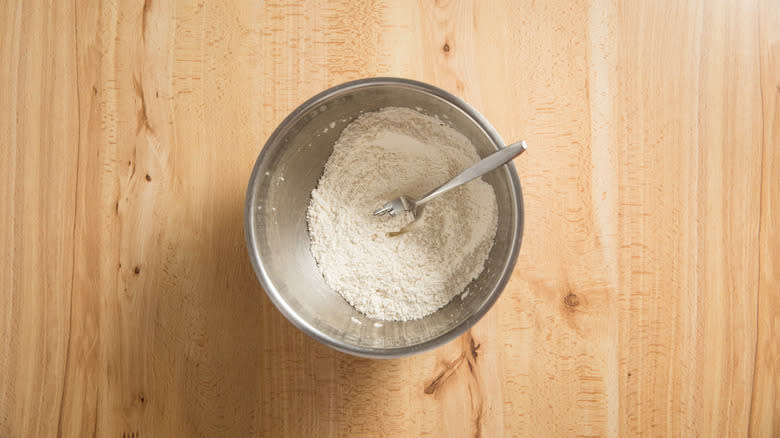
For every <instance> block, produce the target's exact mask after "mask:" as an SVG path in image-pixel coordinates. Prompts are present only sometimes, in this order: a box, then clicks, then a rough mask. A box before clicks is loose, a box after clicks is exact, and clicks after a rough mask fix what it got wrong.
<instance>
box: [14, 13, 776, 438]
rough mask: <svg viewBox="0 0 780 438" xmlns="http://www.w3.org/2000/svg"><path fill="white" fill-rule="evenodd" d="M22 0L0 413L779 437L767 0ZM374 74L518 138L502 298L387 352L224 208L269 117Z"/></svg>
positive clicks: (239, 202) (167, 422)
mask: <svg viewBox="0 0 780 438" xmlns="http://www.w3.org/2000/svg"><path fill="white" fill-rule="evenodd" d="M40 3H43V2H39V1H32V0H31V1H26V0H9V1H5V2H3V3H2V5H0V32H2V39H0V55H1V56H2V59H3V63H2V65H1V66H0V84H2V85H0V147H1V148H2V149H0V152H1V159H0V218H2V219H0V248H2V249H1V250H0V251H2V253H1V254H2V256H0V436H3V437H16V436H53V435H60V434H62V435H63V436H75V437H84V436H92V435H96V436H106V437H119V436H123V437H147V436H163V437H169V436H171V437H172V436H188V437H194V436H235V437H237V436H254V435H267V436H293V437H303V436H329V437H341V436H348V435H354V436H380V435H381V436H420V435H434V436H442V437H445V436H446V437H452V436H483V437H496V436H501V435H504V436H540V437H541V436H613V437H617V436H633V435H639V434H642V435H646V436H696V435H700V436H745V435H746V434H747V435H751V436H762V437H771V436H775V437H777V436H780V396H779V393H780V341H778V333H780V286H779V283H780V141H779V140H780V2H777V1H773V0H759V1H758V2H757V3H756V2H752V1H750V2H748V1H732V2H726V1H686V2H655V1H629V2H613V1H606V0H597V1H594V2H593V3H592V4H589V3H586V2H582V1H574V2H572V1H557V2H552V1H536V2H533V1H521V2H518V1H505V2H503V4H494V2H473V3H470V2H457V1H451V2H442V4H434V2H433V1H420V2H408V1H403V2H401V1H369V2H358V1H354V2H352V1H340V2H334V3H326V2H323V1H317V0H310V1H306V2H295V1H290V2H271V1H268V2H256V1H246V2H208V3H206V2H203V1H201V2H189V1H178V2H172V1H157V0H155V1H146V2H145V3H144V2H141V1H120V2H98V3H97V4H93V3H92V2H83V1H81V0H76V1H75V2H70V1H65V2H60V1H57V2H50V3H51V4H49V5H42V4H40ZM74 3H75V4H74ZM234 3H235V4H234ZM436 3H439V2H436ZM662 3H664V4H662ZM378 75H389V76H402V77H408V78H413V79H418V80H422V81H425V82H429V83H432V84H435V85H437V86H439V87H442V88H444V89H446V90H449V91H451V92H453V93H455V94H457V95H459V96H461V97H463V98H464V99H466V100H467V101H468V102H470V103H471V104H473V105H474V106H475V107H476V108H477V109H478V110H479V111H481V112H482V113H483V114H484V115H485V116H486V117H487V118H488V119H489V120H490V121H491V122H492V123H493V125H494V126H495V127H496V128H497V130H498V131H499V132H500V133H501V134H502V135H503V137H504V138H505V139H506V140H508V141H509V140H519V139H521V138H524V139H526V140H527V141H528V144H529V145H530V149H529V151H528V153H526V154H524V155H523V156H522V157H520V158H519V159H518V160H517V162H516V165H517V167H518V171H519V174H520V176H521V181H522V184H523V190H524V195H525V207H526V222H525V235H524V238H523V245H522V250H521V254H520V258H519V261H518V263H517V267H516V269H515V272H514V275H513V277H512V281H511V282H510V284H509V286H508V287H507V289H506V290H505V291H504V294H503V295H502V297H501V298H500V300H499V301H498V303H497V304H496V306H495V307H494V308H493V309H492V310H491V311H490V312H489V313H488V315H487V316H486V317H485V318H484V319H483V320H482V321H481V322H480V323H478V324H477V325H476V326H475V327H474V328H473V329H472V330H471V331H470V332H468V333H467V334H466V335H464V336H463V337H461V338H460V339H458V340H457V341H454V342H452V343H450V344H449V345H446V346H444V347H441V348H439V349H437V350H435V351H431V352H428V353H425V354H421V355H419V356H416V357H411V358H406V359H399V360H382V361H379V360H368V359H360V358H355V357H351V356H348V355H345V354H341V353H338V352H335V351H332V350H330V349H328V348H327V347H324V346H323V345H320V344H318V343H316V342H315V341H313V340H312V339H310V338H308V337H307V336H306V335H304V334H303V333H301V332H300V331H298V330H297V329H295V328H294V327H293V326H292V324H290V323H289V322H288V321H287V320H286V319H285V318H284V317H282V315H281V314H280V313H279V312H278V311H277V310H276V308H275V307H274V306H273V305H272V304H271V302H270V301H269V300H268V298H267V297H266V296H265V294H263V292H262V290H261V288H260V286H259V284H258V281H257V280H256V278H255V275H254V273H253V272H252V268H251V265H250V263H249V258H248V256H247V251H246V249H245V245H244V234H243V228H242V227H243V217H242V209H243V202H244V191H245V188H246V183H247V181H248V178H249V174H250V170H251V168H252V165H253V163H254V160H255V158H256V157H257V154H258V152H259V151H260V149H261V147H262V145H263V143H264V141H265V139H266V138H267V137H268V135H269V134H270V133H271V131H272V130H273V129H274V127H275V126H276V125H277V124H278V123H279V122H280V121H281V120H282V119H283V118H284V117H285V116H286V115H287V114H288V113H289V112H290V111H291V110H292V109H293V108H295V107H296V106H297V105H299V104H300V103H301V102H303V101H304V100H305V99H307V98H308V97H310V96H312V95H313V94H315V93H317V92H319V91H321V90H323V89H325V88H327V87H330V86H332V85H336V84H339V83H341V82H344V81H347V80H351V79H357V78H362V77H368V76H378Z"/></svg>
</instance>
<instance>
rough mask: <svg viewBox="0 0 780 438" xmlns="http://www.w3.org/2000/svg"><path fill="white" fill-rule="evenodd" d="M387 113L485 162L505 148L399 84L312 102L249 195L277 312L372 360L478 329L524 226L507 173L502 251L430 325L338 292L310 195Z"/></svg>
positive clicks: (259, 260) (283, 134) (285, 129)
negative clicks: (413, 119) (345, 149)
mask: <svg viewBox="0 0 780 438" xmlns="http://www.w3.org/2000/svg"><path fill="white" fill-rule="evenodd" d="M388 106H399V107H409V108H413V109H417V110H418V111H420V112H422V113H424V114H428V115H435V116H437V117H439V118H440V119H441V120H442V121H444V122H445V123H447V124H449V125H450V126H451V127H453V128H454V129H456V130H457V131H459V132H461V133H462V134H463V135H465V136H466V137H467V138H469V139H470V140H471V142H472V143H473V144H474V146H475V147H476V148H477V151H478V153H479V154H480V156H483V157H484V156H485V155H487V154H489V153H491V152H493V151H495V150H496V149H497V147H498V146H497V142H496V141H494V139H493V138H491V136H490V135H489V134H488V133H487V132H486V131H485V129H483V127H482V126H480V124H478V123H476V122H475V120H474V119H473V118H472V116H470V115H469V114H468V113H467V112H466V110H465V109H464V108H460V107H459V106H456V105H455V104H453V103H451V102H450V101H448V100H446V99H444V98H443V97H442V96H439V95H436V94H434V93H433V92H432V91H431V90H428V89H425V88H422V87H420V86H415V85H414V84H397V83H374V84H370V85H364V86H355V87H347V88H342V89H340V90H337V91H335V92H331V93H328V94H327V95H320V96H319V97H315V98H313V99H312V100H310V101H309V102H307V103H306V104H304V105H303V106H302V107H301V108H299V109H298V110H296V111H295V112H294V113H293V114H291V115H290V117H289V118H288V119H287V120H286V121H285V122H284V123H282V125H281V126H280V128H279V129H278V130H277V131H276V132H275V133H274V134H273V135H272V137H271V138H270V139H269V142H268V143H267V144H266V146H265V148H264V150H263V152H262V154H261V156H260V158H259V159H258V163H257V165H256V167H255V171H254V173H253V178H252V180H251V181H250V186H249V190H248V195H247V240H248V244H249V251H250V256H251V257H252V258H253V262H254V263H255V268H256V270H257V271H258V276H259V277H260V279H261V282H262V283H263V286H264V287H265V289H266V292H267V293H268V295H269V297H270V298H271V299H272V300H273V301H274V304H276V306H277V307H279V309H280V310H281V311H282V312H283V313H284V314H285V316H287V318H288V319H290V320H291V321H292V322H293V323H294V324H295V325H297V326H298V327H300V328H301V329H303V330H304V331H305V332H307V333H308V334H310V335H312V336H314V337H315V339H318V340H320V341H323V342H326V343H327V344H329V345H331V346H332V347H335V348H338V349H341V350H343V351H348V352H351V353H355V354H362V355H368V356H382V355H403V354H411V353H414V352H415V351H417V350H419V349H424V348H427V347H429V346H430V344H431V342H432V341H434V342H435V340H441V342H444V341H445V340H449V339H451V338H452V337H454V336H455V335H457V334H460V333H461V332H463V331H465V330H466V329H467V328H468V327H470V326H471V325H472V324H473V323H474V322H476V320H478V319H479V317H481V316H482V314H483V313H484V312H485V311H486V310H487V308H489V307H490V305H491V304H492V303H493V301H494V300H495V299H496V298H497V297H498V295H499V294H500V292H501V289H502V288H503V286H504V284H505V282H506V281H507V279H508V277H509V273H511V270H512V268H513V265H514V259H515V256H516V248H515V246H516V245H519V238H520V236H519V229H520V227H518V223H519V221H522V205H521V202H522V201H521V197H520V196H521V195H520V193H519V185H516V184H517V182H516V176H514V175H513V174H512V173H513V172H510V170H509V168H508V167H507V166H504V167H502V168H501V169H499V170H497V171H495V172H492V173H490V174H489V175H488V176H486V177H484V180H485V181H487V182H488V183H489V184H491V185H492V186H493V188H494V190H495V192H496V198H497V201H498V208H499V212H498V230H497V233H496V242H495V244H494V246H493V248H492V250H491V252H490V254H489V257H488V260H487V263H486V266H485V270H484V271H483V272H482V274H481V275H480V276H479V277H478V278H477V279H475V280H474V281H472V282H471V284H469V286H468V287H467V291H468V293H467V294H466V296H465V297H463V298H461V297H460V296H456V297H455V298H454V299H453V300H452V301H451V302H450V303H449V304H448V305H446V306H445V307H443V308H442V309H440V310H438V311H437V312H435V313H433V314H432V315H429V316H427V317H425V318H422V319H419V320H413V321H405V322H397V321H379V320H373V319H370V318H368V317H366V316H365V315H363V314H362V313H360V312H358V311H357V310H355V309H354V308H353V307H352V306H350V305H349V303H347V302H346V301H345V300H344V299H343V298H342V297H341V296H340V295H339V294H338V293H336V292H335V291H333V290H332V289H330V288H329V287H328V285H327V284H325V282H324V280H323V278H322V275H321V274H320V272H319V270H318V269H317V266H316V264H315V261H314V259H313V257H312V255H311V253H310V251H309V235H308V228H307V224H306V209H307V207H308V204H309V199H310V196H311V191H312V190H313V189H314V188H315V187H316V185H317V182H318V180H319V178H320V176H321V175H322V171H323V168H324V166H325V162H326V161H327V160H328V157H329V156H330V154H331V152H332V150H333V144H334V143H335V142H336V140H337V139H338V137H339V135H340V133H341V131H342V130H343V129H344V127H345V126H346V125H348V124H349V123H350V122H352V121H353V120H354V119H355V118H356V117H358V116H359V115H360V114H361V113H364V112H370V111H376V110H379V109H381V108H384V107H388ZM497 141H498V142H500V140H497ZM501 146H503V145H501ZM513 178H515V181H514V182H513ZM445 338H446V339H445Z"/></svg>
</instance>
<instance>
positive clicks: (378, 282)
mask: <svg viewBox="0 0 780 438" xmlns="http://www.w3.org/2000/svg"><path fill="white" fill-rule="evenodd" d="M479 159H480V157H479V155H477V152H476V150H475V148H474V146H473V145H472V144H471V143H470V142H469V140H468V139H466V138H465V137H464V136H463V135H461V134H460V133H458V132H457V131H455V130H454V129H452V128H450V127H448V126H446V125H445V124H444V123H442V122H441V121H439V120H438V119H436V118H433V117H429V116H425V115H423V114H421V113H419V112H417V111H414V110H412V109H408V108H385V109H383V110H380V111H378V112H374V113H367V114H363V115H361V116H360V117H358V118H357V119H356V120H355V121H354V122H352V123H351V124H350V125H349V126H347V127H346V128H345V129H344V131H343V132H342V133H341V137H340V138H339V140H338V141H337V142H336V144H335V146H334V149H333V154H332V155H331V156H330V158H329V159H328V162H327V164H326V165H325V171H324V172H323V175H322V178H321V179H320V181H319V184H318V186H317V188H316V189H315V190H314V191H313V192H312V194H311V202H310V204H309V208H308V223H309V236H310V239H311V252H312V255H313V256H314V258H315V260H316V261H317V266H318V267H319V269H320V271H321V272H322V276H323V278H324V279H325V282H326V283H327V284H328V285H329V286H330V287H331V288H333V289H334V290H336V291H337V292H338V293H340V294H341V295H342V296H343V297H344V298H345V299H346V300H347V301H348V302H349V303H350V304H351V305H352V306H354V307H355V308H356V309H357V310H359V311H360V312H363V313H364V314H366V315H367V316H369V317H371V318H376V319H384V320H400V321H405V320H410V319H417V318H422V317H424V316H426V315H428V314H431V313H433V312H435V311H436V310H438V309H439V308H441V307H443V306H444V305H445V304H447V303H448V302H449V301H450V300H451V299H452V298H453V297H454V296H455V295H457V294H459V293H461V292H463V290H464V289H465V288H466V286H467V285H468V284H469V283H470V282H471V280H473V279H474V278H476V277H477V276H478V275H479V274H480V273H481V272H482V270H483V268H484V264H485V260H486V259H487V256H488V253H489V251H490V248H491V247H492V246H493V240H494V238H495V234H496V224H497V219H498V208H497V205H496V195H495V193H494V191H493V188H492V187H491V186H490V185H489V184H487V183H486V182H484V181H482V180H481V179H477V180H474V181H472V182H470V183H468V184H466V185H464V186H461V187H459V188H457V189H455V190H452V191H450V192H448V193H446V194H444V195H442V196H440V197H439V198H436V199H434V200H433V201H431V202H430V203H428V204H426V205H425V207H423V208H422V211H421V212H420V213H418V218H417V220H416V221H413V222H412V217H411V214H410V213H408V212H406V213H404V214H400V215H397V216H395V217H390V216H389V215H385V216H380V217H375V216H373V215H372V214H371V212H373V211H374V210H375V209H376V208H378V207H380V206H381V205H382V204H384V203H385V202H387V201H389V200H391V199H393V198H396V197H397V196H399V195H401V194H406V195H409V196H412V197H414V198H420V197H421V196H422V195H424V194H425V193H427V192H429V191H430V190H432V189H434V188H436V187H438V186H439V185H441V184H442V183H444V182H446V181H447V180H448V179H450V178H452V177H453V176H455V175H457V174H458V173H460V172H461V171H463V170H464V169H465V168H467V167H468V166H470V165H472V164H474V163H475V162H477V161H478V160H479ZM407 225H408V226H407ZM404 227H405V228H404ZM402 228H404V230H403V232H402V233H401V234H398V235H396V233H398V232H399V231H400V230H401V229H402ZM391 234H392V235H391Z"/></svg>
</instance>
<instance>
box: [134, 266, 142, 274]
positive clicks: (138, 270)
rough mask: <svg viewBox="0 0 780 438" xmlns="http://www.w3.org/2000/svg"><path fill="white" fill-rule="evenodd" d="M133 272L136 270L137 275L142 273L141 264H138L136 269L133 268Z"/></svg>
mask: <svg viewBox="0 0 780 438" xmlns="http://www.w3.org/2000/svg"><path fill="white" fill-rule="evenodd" d="M133 272H135V275H138V274H140V273H141V267H140V266H136V267H135V269H133Z"/></svg>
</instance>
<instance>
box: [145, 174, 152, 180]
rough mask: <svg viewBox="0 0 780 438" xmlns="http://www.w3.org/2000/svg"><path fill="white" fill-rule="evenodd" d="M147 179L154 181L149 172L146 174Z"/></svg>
mask: <svg viewBox="0 0 780 438" xmlns="http://www.w3.org/2000/svg"><path fill="white" fill-rule="evenodd" d="M146 180H147V181H149V182H152V177H151V176H149V174H148V173H147V174H146Z"/></svg>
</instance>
